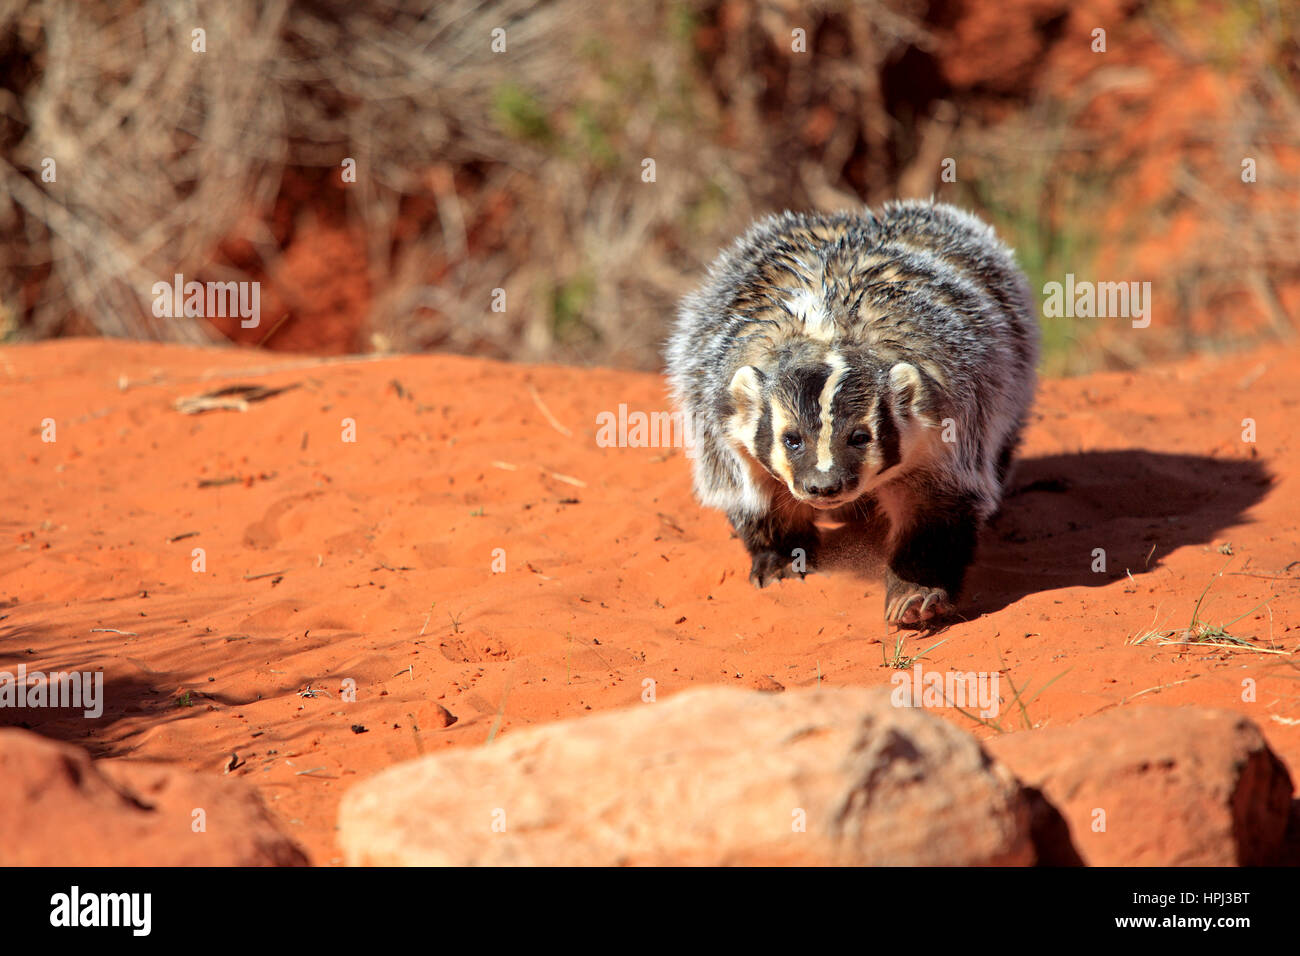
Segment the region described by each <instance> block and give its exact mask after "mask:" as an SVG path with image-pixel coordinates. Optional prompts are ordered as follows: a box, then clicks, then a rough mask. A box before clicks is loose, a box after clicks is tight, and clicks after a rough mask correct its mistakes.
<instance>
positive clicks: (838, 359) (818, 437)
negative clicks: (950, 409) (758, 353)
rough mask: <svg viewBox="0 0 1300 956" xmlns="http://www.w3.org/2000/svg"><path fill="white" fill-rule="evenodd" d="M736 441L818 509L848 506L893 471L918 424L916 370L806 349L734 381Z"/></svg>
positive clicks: (732, 428) (738, 375) (732, 429)
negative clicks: (884, 366) (884, 365)
mask: <svg viewBox="0 0 1300 956" xmlns="http://www.w3.org/2000/svg"><path fill="white" fill-rule="evenodd" d="M730 392H731V400H732V404H733V408H734V411H733V414H732V417H731V419H730V422H729V429H730V433H731V436H732V438H733V440H734V441H737V442H738V443H739V444H741V445H743V446H744V447H745V449H746V450H747V451H748V452H749V453H750V454H751V455H752V456H753V457H754V458H755V459H756V460H757V461H758V462H760V463H761V464H762V465H763V467H764V468H766V469H767V470H768V471H769V472H771V473H772V474H773V475H774V476H776V477H777V478H778V479H780V480H781V481H782V482H783V483H784V484H785V486H786V487H787V488H788V489H789V490H790V493H791V494H792V495H793V496H794V497H795V498H796V499H798V500H799V501H803V502H806V503H807V504H809V505H812V506H813V507H815V508H821V509H831V508H839V507H841V506H843V505H846V504H848V503H850V502H852V501H854V500H856V499H857V498H859V497H860V496H862V495H863V494H864V493H866V492H868V491H870V490H871V489H872V488H873V487H875V486H877V485H879V484H881V483H882V482H884V481H886V480H888V479H889V478H891V477H893V475H894V474H896V473H897V472H895V471H894V469H896V468H897V467H898V466H899V464H901V462H902V461H903V459H904V458H905V457H906V453H907V450H908V449H907V446H908V444H909V443H911V442H914V441H915V438H916V432H917V428H918V427H919V425H920V424H921V422H920V420H919V418H918V407H919V402H920V399H921V395H922V382H921V378H920V375H919V373H918V372H917V371H916V369H915V368H913V367H912V366H911V365H907V364H905V363H899V364H897V365H895V366H893V367H892V368H882V367H880V366H879V365H875V364H874V363H871V362H869V361H865V360H864V359H863V358H862V357H861V356H854V355H852V354H848V353H844V352H841V351H839V350H837V349H835V348H831V347H825V348H823V347H810V346H807V345H805V346H801V347H799V348H795V349H791V350H790V351H787V352H783V353H781V354H779V355H778V356H776V357H775V360H774V361H773V363H772V364H771V365H768V366H767V367H766V368H759V367H757V366H754V365H746V366H744V367H743V368H741V369H740V370H739V371H737V372H736V374H735V376H734V377H733V378H732V380H731V388H730Z"/></svg>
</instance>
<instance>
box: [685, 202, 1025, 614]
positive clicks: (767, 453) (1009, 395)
mask: <svg viewBox="0 0 1300 956" xmlns="http://www.w3.org/2000/svg"><path fill="white" fill-rule="evenodd" d="M1037 344H1038V326H1037V322H1036V321H1035V319H1034V314H1033V308H1032V305H1031V298H1030V294H1029V289H1028V286H1027V284H1026V282H1025V279H1024V276H1023V274H1022V273H1021V272H1020V270H1019V268H1018V267H1017V266H1016V263H1015V260H1014V258H1013V256H1012V254H1011V252H1010V250H1009V249H1007V247H1006V246H1005V245H1003V244H1002V243H1001V242H1000V241H999V240H998V238H997V237H996V236H995V235H994V233H993V231H992V230H991V229H990V228H989V227H988V226H986V225H985V224H984V223H982V222H981V221H980V220H978V219H977V218H975V217H974V216H972V215H970V214H968V213H965V212H963V211H961V210H959V209H956V208H955V207H953V206H949V205H944V204H938V203H933V202H919V201H909V202H898V203H889V204H886V205H885V206H884V208H883V209H882V210H880V211H879V212H878V213H877V212H872V211H870V210H864V211H862V212H860V213H839V214H835V215H815V214H801V213H785V214H783V215H779V216H773V217H770V218H768V219H765V220H763V221H761V222H759V223H757V224H756V225H754V226H753V227H752V228H751V229H750V230H749V232H748V233H746V234H745V235H744V236H743V237H742V238H740V239H739V240H738V241H737V242H736V243H734V244H733V245H732V246H731V247H730V248H729V249H727V250H726V251H724V252H723V253H722V254H721V255H720V256H719V257H718V259H717V261H716V262H715V263H714V264H713V267H712V268H711V270H710V272H709V276H708V278H707V280H706V281H705V282H704V284H703V286H702V287H701V288H700V289H698V290H697V291H695V292H694V293H692V294H691V295H689V296H687V297H686V298H685V299H684V300H683V302H682V305H681V309H680V312H679V315H678V320H677V324H676V327H675V329H674V331H673V334H672V337H671V340H670V342H669V346H668V350H667V362H668V373H669V379H670V382H671V385H672V389H673V393H674V396H675V398H676V400H677V403H678V405H679V407H680V408H681V409H682V411H683V412H684V413H685V414H686V416H687V419H688V422H689V426H690V430H689V434H691V435H692V437H693V440H694V443H695V452H696V454H695V458H694V467H695V476H694V477H695V490H696V493H697V494H698V496H699V498H700V500H701V501H702V502H703V503H704V504H705V505H708V506H710V507H715V508H720V509H722V510H724V511H726V512H727V514H728V516H729V517H730V518H731V520H732V523H733V525H735V527H736V529H737V531H738V532H739V533H740V535H741V537H742V539H743V540H744V541H745V544H746V546H747V547H748V549H749V550H750V553H751V555H752V556H753V568H752V571H751V576H752V577H753V579H754V580H755V582H756V583H757V584H759V585H760V586H761V585H764V584H766V583H767V582H768V581H769V580H771V579H773V578H777V577H783V576H786V575H787V574H789V573H799V572H801V571H802V570H803V565H802V563H801V562H802V561H804V560H811V558H812V553H813V551H814V550H815V547H816V541H817V532H816V528H815V526H814V523H813V518H814V515H815V512H816V511H817V510H826V511H833V512H836V513H837V514H838V515H840V516H851V515H852V514H855V513H860V512H862V510H863V506H864V504H865V503H867V502H871V503H873V504H874V505H875V506H876V509H877V510H878V511H880V512H882V513H883V514H884V515H886V516H887V517H888V519H889V522H890V527H891V531H890V549H891V557H890V563H889V575H888V577H889V580H888V588H887V594H886V616H887V618H889V619H890V620H897V621H900V622H906V623H910V622H914V621H920V620H924V619H926V618H928V617H931V616H933V615H934V614H935V613H939V612H941V611H943V610H946V609H948V608H949V607H950V606H951V605H950V602H951V600H952V599H954V598H955V596H956V593H957V590H958V588H959V587H960V584H961V578H962V575H963V573H964V571H965V568H966V566H967V565H968V564H969V562H970V560H971V558H972V557H973V553H974V541H975V536H976V534H977V532H978V528H979V525H980V523H981V522H982V521H984V520H985V519H986V518H988V517H989V515H991V514H992V513H993V512H994V511H996V510H997V507H998V505H999V503H1000V501H1001V497H1002V492H1003V486H1004V483H1005V480H1006V476H1007V470H1008V468H1009V466H1010V463H1011V459H1012V456H1013V454H1014V451H1015V448H1016V445H1017V443H1018V440H1019V434H1020V429H1021V427H1022V424H1023V422H1024V419H1025V415H1026V413H1027V410H1028V408H1029V405H1030V402H1031V400H1032V397H1033V392H1034V385H1035V377H1034V367H1035V364H1036V361H1037Z"/></svg>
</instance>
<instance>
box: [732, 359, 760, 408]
mask: <svg viewBox="0 0 1300 956" xmlns="http://www.w3.org/2000/svg"><path fill="white" fill-rule="evenodd" d="M727 390H728V391H729V392H731V400H732V402H733V403H735V406H736V411H738V412H741V413H743V414H750V413H752V412H753V411H754V410H755V409H757V408H759V407H760V406H761V404H762V402H763V373H762V372H760V371H759V370H758V369H756V368H755V367H754V366H752V365H742V366H741V367H740V368H738V369H737V370H736V374H735V375H733V376H731V384H730V385H729V386H727Z"/></svg>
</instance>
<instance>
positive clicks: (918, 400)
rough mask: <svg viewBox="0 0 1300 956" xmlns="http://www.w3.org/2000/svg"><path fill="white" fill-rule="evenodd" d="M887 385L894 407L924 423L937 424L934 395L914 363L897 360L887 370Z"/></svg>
mask: <svg viewBox="0 0 1300 956" xmlns="http://www.w3.org/2000/svg"><path fill="white" fill-rule="evenodd" d="M889 387H890V390H891V391H892V392H893V393H894V407H895V408H896V409H898V410H899V411H900V412H902V413H904V414H910V415H911V416H912V417H914V418H917V419H920V421H921V422H922V423H924V424H928V425H937V424H938V423H939V420H938V417H937V416H936V415H935V409H934V404H935V403H934V396H933V395H932V394H930V389H929V388H928V387H927V386H926V383H925V379H924V378H922V376H921V373H920V372H919V371H918V370H917V368H916V366H915V365H909V364H908V363H907V362H899V363H898V364H897V365H895V366H894V367H893V368H891V369H890V370H889Z"/></svg>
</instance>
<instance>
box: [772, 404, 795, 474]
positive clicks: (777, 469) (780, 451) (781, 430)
mask: <svg viewBox="0 0 1300 956" xmlns="http://www.w3.org/2000/svg"><path fill="white" fill-rule="evenodd" d="M771 409H772V473H773V474H774V475H776V476H777V477H778V478H780V479H781V480H782V481H784V482H785V484H786V487H787V488H789V489H790V490H791V491H794V469H793V468H792V467H791V466H790V458H789V456H788V455H787V454H786V451H785V441H784V440H783V436H784V435H785V433H786V430H787V429H788V428H789V427H790V419H788V418H787V417H786V414H785V409H784V408H783V407H782V406H781V401H780V399H778V398H776V397H775V396H773V397H772V399H771Z"/></svg>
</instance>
